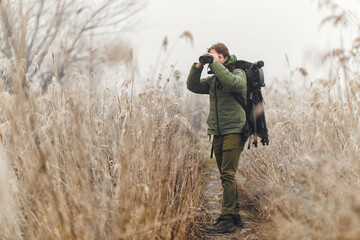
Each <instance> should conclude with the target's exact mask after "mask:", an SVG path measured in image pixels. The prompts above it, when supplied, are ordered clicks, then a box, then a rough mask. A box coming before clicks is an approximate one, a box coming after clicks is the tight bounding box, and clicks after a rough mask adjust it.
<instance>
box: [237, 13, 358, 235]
mask: <svg viewBox="0 0 360 240" xmlns="http://www.w3.org/2000/svg"><path fill="white" fill-rule="evenodd" d="M333 10H334V9H333ZM343 19H345V17H344V18H343ZM334 24H335V25H337V24H339V22H338V21H335V22H334ZM357 27H358V26H357ZM357 41H358V40H355V41H354V45H353V48H351V49H339V50H335V51H334V50H333V51H331V52H330V53H329V54H327V56H326V57H325V59H328V60H331V61H332V62H333V65H332V69H331V70H330V72H329V78H328V79H325V80H318V81H316V82H314V83H313V84H312V85H311V86H310V87H304V89H301V90H298V89H297V90H296V91H293V90H291V81H290V82H282V83H274V84H273V85H274V86H273V87H270V88H268V89H267V91H266V93H265V96H266V98H267V99H268V100H267V109H266V114H267V117H268V118H267V120H268V124H269V129H270V136H271V144H270V146H269V147H262V148H260V149H253V150H250V151H244V153H243V155H242V160H241V163H240V167H239V169H240V173H241V178H240V181H241V183H242V190H243V191H245V192H246V193H247V195H248V197H249V198H251V200H252V201H253V202H254V203H255V204H256V206H257V210H258V214H257V217H258V221H257V222H256V223H255V225H254V227H255V228H257V229H258V236H257V238H261V239H360V228H359V226H360V207H359V206H360V162H359V160H360V149H359V147H360V123H359V116H360V112H359V111H360V95H359V92H360V75H359V69H360V61H359V47H358V45H356V44H355V43H356V42H357ZM300 73H301V72H300ZM306 73H307V71H306ZM302 75H303V77H307V76H308V74H305V75H304V74H302ZM275 85H276V86H275ZM268 86H269V84H268ZM279 88H281V89H287V90H284V91H279Z"/></svg>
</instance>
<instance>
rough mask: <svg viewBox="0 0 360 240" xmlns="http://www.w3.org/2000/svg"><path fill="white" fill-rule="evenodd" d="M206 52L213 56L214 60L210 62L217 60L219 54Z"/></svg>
mask: <svg viewBox="0 0 360 240" xmlns="http://www.w3.org/2000/svg"><path fill="white" fill-rule="evenodd" d="M207 54H209V55H211V56H213V57H214V61H213V62H212V63H214V62H218V61H219V55H217V54H216V53H207Z"/></svg>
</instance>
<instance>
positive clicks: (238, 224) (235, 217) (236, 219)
mask: <svg viewBox="0 0 360 240" xmlns="http://www.w3.org/2000/svg"><path fill="white" fill-rule="evenodd" d="M232 220H233V223H234V225H235V226H236V227H243V226H244V224H243V222H242V221H241V217H240V214H238V213H237V214H234V215H233V217H232Z"/></svg>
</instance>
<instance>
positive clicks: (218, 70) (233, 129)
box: [187, 55, 246, 135]
mask: <svg viewBox="0 0 360 240" xmlns="http://www.w3.org/2000/svg"><path fill="white" fill-rule="evenodd" d="M236 60H237V59H236V56H235V55H231V57H230V59H229V60H228V61H226V62H225V63H224V65H223V64H221V63H220V62H215V63H213V64H210V68H211V69H212V71H213V72H214V75H213V76H210V77H207V78H200V77H201V72H202V70H203V68H196V63H194V64H193V65H192V67H191V70H190V73H189V76H188V78H187V88H188V89H189V90H190V91H192V92H194V93H199V94H209V96H210V112H209V116H208V119H207V123H208V132H207V133H208V134H211V135H226V134H230V133H240V132H241V130H242V128H243V126H244V124H245V121H246V114H245V110H244V109H243V108H242V107H241V105H240V104H239V103H238V102H237V100H236V99H235V98H234V96H233V95H232V92H238V93H241V95H242V96H243V99H244V101H245V102H246V74H245V72H244V71H243V70H241V69H235V70H234V71H233V72H230V71H229V70H228V69H227V67H229V66H231V65H233V64H235V62H236Z"/></svg>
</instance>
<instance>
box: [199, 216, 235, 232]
mask: <svg viewBox="0 0 360 240" xmlns="http://www.w3.org/2000/svg"><path fill="white" fill-rule="evenodd" d="M206 230H208V231H209V232H214V233H233V232H235V230H236V227H235V225H234V222H233V219H232V218H230V219H221V218H218V219H217V220H216V222H215V223H214V224H213V225H212V226H208V227H206Z"/></svg>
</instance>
